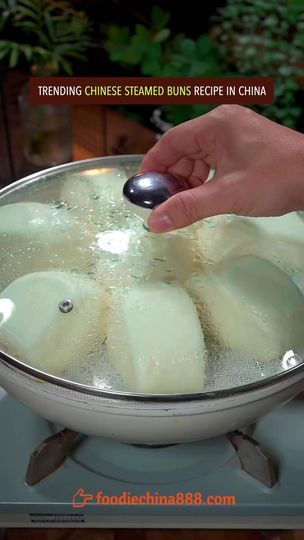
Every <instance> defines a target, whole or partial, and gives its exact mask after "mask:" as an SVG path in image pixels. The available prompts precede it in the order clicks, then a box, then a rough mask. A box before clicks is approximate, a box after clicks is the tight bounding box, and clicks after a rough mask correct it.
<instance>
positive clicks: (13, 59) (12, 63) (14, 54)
mask: <svg viewBox="0 0 304 540" xmlns="http://www.w3.org/2000/svg"><path fill="white" fill-rule="evenodd" d="M18 57H19V51H18V47H17V44H16V43H12V48H11V52H10V57H9V67H10V68H14V67H16V65H17V62H18Z"/></svg>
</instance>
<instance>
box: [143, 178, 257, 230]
mask: <svg viewBox="0 0 304 540" xmlns="http://www.w3.org/2000/svg"><path fill="white" fill-rule="evenodd" d="M243 186H244V183H243V182H242V179H241V177H240V176H238V175H229V176H227V177H225V178H221V179H220V180H217V181H212V182H207V184H204V185H201V186H199V187H196V188H194V189H189V190H186V191H183V192H182V193H179V194H177V195H174V196H173V197H171V198H170V199H169V200H168V201H166V202H165V203H163V204H161V205H160V206H159V207H157V208H156V209H155V210H154V211H153V212H152V214H151V216H150V219H149V228H150V230H151V231H152V232H155V233H161V232H167V231H171V230H174V229H180V228H183V227H186V226H188V225H191V224H192V223H195V222H196V221H199V220H201V219H204V218H207V217H211V216H215V215H220V214H226V213H227V214H230V213H232V214H241V215H247V213H249V211H250V209H249V208H247V206H246V202H247V199H246V190H244V189H243ZM238 188H240V189H238ZM247 197H248V196H247Z"/></svg>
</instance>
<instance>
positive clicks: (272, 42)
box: [212, 0, 304, 128]
mask: <svg viewBox="0 0 304 540" xmlns="http://www.w3.org/2000/svg"><path fill="white" fill-rule="evenodd" d="M212 35H213V37H214V39H215V40H216V41H217V43H218V46H219V52H220V54H221V57H222V58H223V59H224V60H225V61H226V64H227V65H233V66H234V67H235V68H236V70H237V72H238V74H239V75H243V76H250V75H251V76H254V75H257V76H258V75H259V76H262V75H263V76H272V77H274V78H275V103H274V104H273V105H270V106H266V107H255V108H256V109H257V110H258V111H259V112H262V113H263V114H264V115H265V116H268V117H269V118H271V119H273V120H277V121H279V122H280V123H282V124H285V125H286V126H289V127H292V128H294V127H299V125H300V122H301V119H302V117H303V107H301V106H300V97H299V96H300V95H301V85H302V84H303V82H304V0H228V2H227V5H226V6H225V7H223V8H221V9H219V10H218V14H217V16H216V17H215V27H214V28H213V30H212ZM301 98H302V102H303V94H302V96H301Z"/></svg>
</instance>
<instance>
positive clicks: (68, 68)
mask: <svg viewBox="0 0 304 540" xmlns="http://www.w3.org/2000/svg"><path fill="white" fill-rule="evenodd" d="M58 63H59V66H61V67H62V68H63V71H64V72H65V73H66V74H67V75H73V70H72V66H71V63H70V62H69V61H67V60H65V59H64V58H59V59H58Z"/></svg>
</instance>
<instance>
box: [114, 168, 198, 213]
mask: <svg viewBox="0 0 304 540" xmlns="http://www.w3.org/2000/svg"><path fill="white" fill-rule="evenodd" d="M188 188H189V186H188V185H187V183H186V181H185V180H183V179H182V178H180V177H178V176H173V175H172V174H169V173H160V172H155V171H151V172H145V173H140V174H135V176H132V177H131V178H129V180H127V182H126V183H125V185H124V188H123V195H124V198H125V200H126V201H127V203H128V206H129V207H130V208H131V210H132V212H133V213H134V214H135V215H136V216H138V217H139V218H141V219H143V220H144V222H145V224H147V222H148V219H149V216H150V214H151V212H152V210H153V209H154V208H156V206H159V205H160V204H162V203H163V202H165V201H166V200H168V199H169V198H170V197H172V196H173V195H176V194H177V193H179V192H181V191H184V190H186V189H188Z"/></svg>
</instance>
